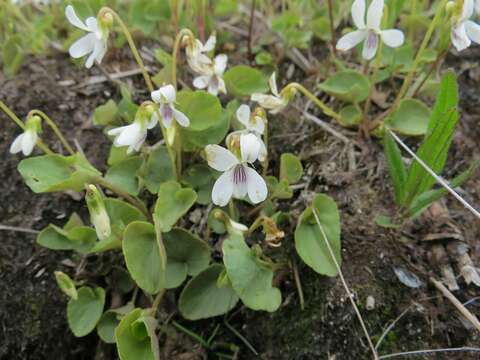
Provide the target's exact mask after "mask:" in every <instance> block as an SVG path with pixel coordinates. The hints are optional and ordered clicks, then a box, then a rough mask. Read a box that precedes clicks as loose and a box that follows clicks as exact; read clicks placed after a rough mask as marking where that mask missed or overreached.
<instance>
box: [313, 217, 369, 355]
mask: <svg viewBox="0 0 480 360" xmlns="http://www.w3.org/2000/svg"><path fill="white" fill-rule="evenodd" d="M312 211H313V215H314V216H315V221H316V222H317V226H318V229H319V230H320V233H321V234H322V237H323V240H324V241H325V244H326V245H327V249H328V251H329V253H330V257H331V258H332V261H333V263H334V265H335V267H336V268H337V271H338V275H339V276H340V280H341V281H342V284H343V287H344V288H345V291H346V293H347V296H348V299H349V300H350V302H351V304H352V306H353V309H354V310H355V313H356V314H357V317H358V320H359V321H360V325H361V326H362V329H363V332H364V333H365V337H366V338H367V341H368V345H369V347H370V350H371V351H372V354H373V358H374V359H375V360H377V359H378V354H377V350H375V347H374V346H373V342H372V339H370V335H369V334H368V330H367V327H366V325H365V323H364V321H363V318H362V315H361V314H360V310H358V307H357V304H355V300H353V294H352V293H351V291H350V288H349V287H348V285H347V282H346V281H345V278H344V277H343V273H342V269H341V267H340V265H339V264H338V261H337V258H336V257H335V254H334V252H333V249H332V246H331V245H330V241H329V240H328V238H327V235H326V234H325V230H324V229H323V226H322V224H321V223H320V219H319V217H318V214H317V210H316V209H315V207H312Z"/></svg>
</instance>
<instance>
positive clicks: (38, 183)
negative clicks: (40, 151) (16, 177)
mask: <svg viewBox="0 0 480 360" xmlns="http://www.w3.org/2000/svg"><path fill="white" fill-rule="evenodd" d="M18 171H19V172H20V174H21V175H22V177H23V179H24V180H25V182H26V183H27V185H28V187H29V188H30V189H32V191H33V192H35V193H44V192H54V191H64V190H73V191H81V190H83V188H84V186H85V184H87V183H91V182H94V180H95V179H97V178H98V177H99V176H101V173H100V172H99V171H98V170H96V169H95V168H94V167H93V166H92V165H90V164H89V163H88V161H87V160H86V159H85V158H84V157H83V156H82V155H81V154H79V153H77V154H75V155H71V156H62V155H56V154H55V155H43V156H35V157H31V158H28V159H23V160H22V161H20V163H19V164H18Z"/></svg>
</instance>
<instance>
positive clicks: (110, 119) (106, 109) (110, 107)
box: [93, 99, 118, 126]
mask: <svg viewBox="0 0 480 360" xmlns="http://www.w3.org/2000/svg"><path fill="white" fill-rule="evenodd" d="M117 112H118V109H117V104H116V103H115V101H113V100H112V99H110V100H108V101H107V102H106V103H105V104H103V105H100V106H98V107H97V108H96V109H95V111H94V112H93V123H94V124H95V125H103V126H105V125H112V124H115V123H116V120H117Z"/></svg>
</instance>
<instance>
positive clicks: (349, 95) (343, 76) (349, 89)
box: [318, 70, 370, 102]
mask: <svg viewBox="0 0 480 360" xmlns="http://www.w3.org/2000/svg"><path fill="white" fill-rule="evenodd" d="M318 87H319V89H320V90H323V91H325V92H326V93H327V94H330V95H332V96H335V97H336V98H338V99H340V100H343V101H348V102H362V101H364V100H366V99H367V97H368V94H369V92H370V82H369V80H368V78H367V77H366V76H365V75H363V74H360V73H358V72H356V71H353V70H344V71H340V72H338V73H336V74H335V75H333V76H331V77H329V78H328V79H327V80H325V81H324V82H323V83H321V84H319V85H318Z"/></svg>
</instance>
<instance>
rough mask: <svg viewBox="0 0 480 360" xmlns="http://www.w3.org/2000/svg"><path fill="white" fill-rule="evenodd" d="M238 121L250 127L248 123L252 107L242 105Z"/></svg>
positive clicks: (239, 108)
mask: <svg viewBox="0 0 480 360" xmlns="http://www.w3.org/2000/svg"><path fill="white" fill-rule="evenodd" d="M237 119H238V121H240V122H241V123H242V124H243V125H245V126H246V127H248V123H249V122H250V106H248V105H245V104H242V105H240V106H239V107H238V109H237Z"/></svg>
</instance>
